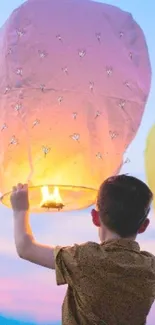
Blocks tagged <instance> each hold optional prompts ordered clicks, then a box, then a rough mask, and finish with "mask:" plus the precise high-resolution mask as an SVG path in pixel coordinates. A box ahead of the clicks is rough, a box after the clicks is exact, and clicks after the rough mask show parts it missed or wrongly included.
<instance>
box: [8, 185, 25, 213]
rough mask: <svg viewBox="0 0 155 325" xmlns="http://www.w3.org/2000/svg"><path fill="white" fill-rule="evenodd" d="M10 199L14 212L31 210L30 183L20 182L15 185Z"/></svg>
mask: <svg viewBox="0 0 155 325" xmlns="http://www.w3.org/2000/svg"><path fill="white" fill-rule="evenodd" d="M10 201H11V206H12V209H13V211H14V212H21V211H28V210H29V196H28V185H27V184H24V185H22V184H18V185H17V186H14V187H13V189H12V194H11V197H10Z"/></svg>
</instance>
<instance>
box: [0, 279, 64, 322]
mask: <svg viewBox="0 0 155 325" xmlns="http://www.w3.org/2000/svg"><path fill="white" fill-rule="evenodd" d="M0 288H1V295H0V314H8V313H9V314H10V315H12V317H16V316H17V315H18V317H20V318H21V319H29V320H30V319H31V320H33V321H42V322H45V323H46V324H47V322H50V321H58V320H59V319H61V304H62V300H63V297H64V293H65V287H56V285H52V283H50V282H49V279H48V281H47V280H46V282H45V281H43V282H41V281H40V282H38V281H36V280H35V279H31V280H30V279H27V278H26V277H25V278H23V279H20V280H19V279H16V278H12V279H10V278H1V279H0Z"/></svg>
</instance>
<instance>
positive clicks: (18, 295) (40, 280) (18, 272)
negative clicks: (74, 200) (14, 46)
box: [0, 0, 155, 325]
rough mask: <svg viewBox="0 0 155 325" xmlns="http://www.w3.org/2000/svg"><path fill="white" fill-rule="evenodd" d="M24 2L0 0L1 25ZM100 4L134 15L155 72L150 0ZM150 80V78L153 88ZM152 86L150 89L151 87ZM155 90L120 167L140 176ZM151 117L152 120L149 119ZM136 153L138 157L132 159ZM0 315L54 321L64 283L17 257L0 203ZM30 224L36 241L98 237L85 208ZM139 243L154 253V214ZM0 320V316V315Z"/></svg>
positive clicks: (67, 241) (40, 217)
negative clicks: (124, 162) (145, 0)
mask: <svg viewBox="0 0 155 325" xmlns="http://www.w3.org/2000/svg"><path fill="white" fill-rule="evenodd" d="M23 2H24V1H20V0H11V1H10V0H5V1H3V2H2V3H1V4H0V26H1V25H2V24H3V23H4V22H5V20H6V19H7V17H8V16H9V14H10V13H11V12H12V10H13V9H15V8H16V7H18V6H19V5H20V4H21V3H23ZM104 2H105V3H109V4H114V5H117V6H119V7H121V8H122V9H125V10H126V11H129V12H131V13H132V14H133V16H134V18H135V19H136V20H137V22H138V23H139V24H140V25H141V27H142V28H143V30H144V32H145V35H146V39H147V43H148V47H149V52H150V57H151V63H152V69H153V72H155V42H154V37H153V32H152V31H153V30H154V28H153V27H154V26H153V24H154V13H153V12H154V11H155V3H154V1H153V0H150V2H149V5H148V4H147V2H143V3H142V2H141V1H140V0H137V1H134V0H126V1H124V0H122V1H121V0H111V1H110V0H109V1H104ZM154 86H155V79H153V82H152V90H153V88H154ZM154 89H155V88H154ZM154 102H155V92H154V93H153V91H151V94H150V98H149V101H148V104H147V109H146V112H145V114H144V118H143V121H142V124H141V127H140V130H139V132H138V134H137V136H136V139H135V140H134V142H133V143H132V144H131V145H130V147H129V149H128V152H127V156H128V157H129V158H130V160H131V163H130V164H127V165H125V167H124V168H123V169H122V172H129V173H132V174H134V175H136V176H138V177H140V178H142V179H144V180H145V171H144V161H143V150H144V147H145V138H146V135H147V132H148V130H149V128H150V127H151V125H152V124H153V123H154V121H155V118H154V114H153V109H154ZM152 117H153V118H154V120H153V118H152ZM137 157H138V158H137ZM0 224H1V227H0V259H1V267H0V293H1V294H0V315H1V314H2V315H5V316H8V317H12V318H16V319H21V320H22V319H23V320H26V321H27V324H29V322H31V323H32V322H34V323H35V324H38V323H39V321H41V322H42V323H43V324H46V325H47V324H48V322H50V323H51V324H52V325H55V323H56V322H57V321H60V318H61V303H62V300H63V296H64V292H65V287H64V288H58V287H56V284H55V275H54V272H52V271H49V270H46V269H43V268H39V267H37V266H34V265H31V264H29V263H26V262H24V261H21V260H20V259H18V258H17V257H16V253H15V249H14V244H13V228H12V218H11V212H10V211H9V210H7V209H6V208H4V207H3V206H1V207H0ZM32 226H33V229H34V232H35V235H36V237H37V239H38V240H40V241H41V242H42V243H46V244H60V245H66V244H73V243H75V242H78V243H80V242H84V241H87V240H97V234H96V231H95V229H94V228H93V226H92V224H91V218H90V215H89V211H83V212H77V213H68V214H60V215H58V214H56V215H52V216H49V215H33V216H32ZM139 241H140V244H141V247H142V248H143V249H145V250H148V251H151V252H152V253H155V218H154V219H153V216H151V226H150V229H149V230H148V231H147V232H146V234H145V235H143V236H141V239H140V238H139ZM153 318H155V306H154V310H153V309H152V311H151V313H150V315H149V319H148V325H154V321H153ZM0 323H1V324H3V320H0ZM4 323H5V325H6V324H10V325H16V324H17V325H18V324H19V323H16V322H15V321H12V323H11V321H10V322H8V323H7V322H6V321H4Z"/></svg>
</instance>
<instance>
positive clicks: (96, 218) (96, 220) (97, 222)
mask: <svg viewBox="0 0 155 325" xmlns="http://www.w3.org/2000/svg"><path fill="white" fill-rule="evenodd" d="M91 216H92V221H93V224H94V225H95V226H96V227H100V218H99V213H98V211H96V210H95V209H92V211H91Z"/></svg>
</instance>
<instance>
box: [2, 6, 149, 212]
mask: <svg viewBox="0 0 155 325" xmlns="http://www.w3.org/2000/svg"><path fill="white" fill-rule="evenodd" d="M150 80H151V69H150V62H149V57H148V51H147V46H146V43H145V38H144V35H143V32H142V31H141V29H140V27H139V26H138V25H137V24H136V22H135V21H134V20H133V18H132V16H131V15H130V14H128V13H125V12H123V11H121V10H120V9H118V8H115V7H113V6H109V5H105V4H103V3H96V2H92V1H89V0H74V1H73V0H63V1H62V0H52V1H51V0H39V1H38V0H29V1H27V2H26V3H24V4H23V5H22V6H21V7H20V8H19V9H17V10H15V11H14V13H13V14H12V15H11V17H10V18H9V20H8V21H7V22H6V24H5V25H4V27H3V28H2V29H1V32H0V128H1V133H0V168H1V169H0V189H1V192H2V194H3V198H2V201H3V203H4V204H6V205H8V206H9V194H5V193H8V192H9V191H10V190H11V187H12V185H14V184H16V183H17V182H18V181H20V182H26V181H27V180H30V182H31V185H32V188H31V191H30V202H31V210H32V211H43V210H46V208H49V209H53V208H56V209H61V208H63V209H64V210H71V209H79V208H83V207H87V206H89V205H91V204H92V203H93V202H94V201H95V199H96V190H97V189H98V187H99V185H100V183H101V182H102V181H103V180H104V179H105V178H106V177H108V176H109V175H111V174H115V173H117V172H118V171H119V169H120V167H121V166H122V163H123V153H124V152H125V150H126V149H127V147H128V145H129V144H130V142H131V141H132V140H133V138H134V137H135V134H136V132H137V129H138V127H139V125H140V122H141V119H142V115H143V112H144V108H145V104H146V100H147V97H148V94H149V89H150ZM44 186H46V187H44ZM42 187H43V189H42ZM42 195H43V196H42ZM45 197H46V199H45Z"/></svg>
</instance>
